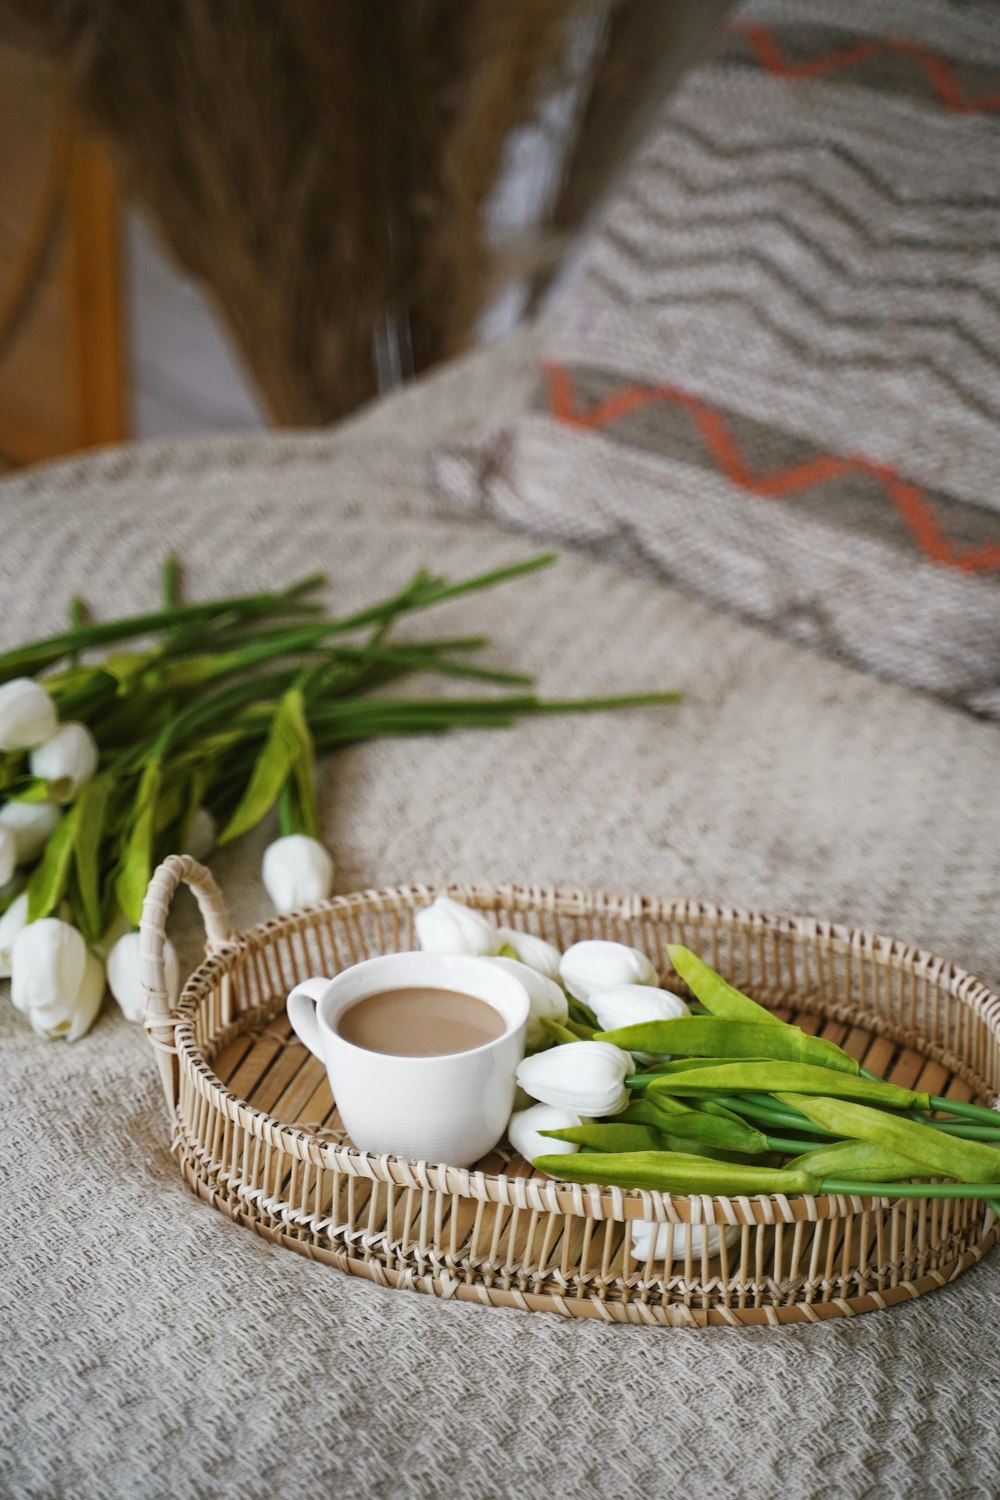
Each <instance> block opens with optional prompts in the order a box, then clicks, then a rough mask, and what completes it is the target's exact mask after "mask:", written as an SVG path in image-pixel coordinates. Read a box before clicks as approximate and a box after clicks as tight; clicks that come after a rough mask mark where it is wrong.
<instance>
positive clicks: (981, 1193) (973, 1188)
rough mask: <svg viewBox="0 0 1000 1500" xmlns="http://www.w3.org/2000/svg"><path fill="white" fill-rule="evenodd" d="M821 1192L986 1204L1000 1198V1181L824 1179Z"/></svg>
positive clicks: (861, 1196)
mask: <svg viewBox="0 0 1000 1500" xmlns="http://www.w3.org/2000/svg"><path fill="white" fill-rule="evenodd" d="M820 1192H823V1193H853V1194H856V1195H857V1196H858V1197H859V1198H982V1199H983V1200H984V1201H985V1202H989V1201H990V1200H991V1199H995V1198H1000V1182H850V1181H848V1180H847V1179H846V1178H840V1177H824V1178H823V1180H822V1182H821V1183H820ZM991 1207H992V1204H991ZM994 1212H996V1209H994Z"/></svg>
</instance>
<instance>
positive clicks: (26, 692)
mask: <svg viewBox="0 0 1000 1500" xmlns="http://www.w3.org/2000/svg"><path fill="white" fill-rule="evenodd" d="M58 727H59V719H58V716H57V715H56V706H55V704H54V703H53V702H52V699H51V698H50V697H49V695H48V693H47V692H46V690H45V688H43V687H42V685H41V683H39V682H35V681H33V679H32V678H30V677H15V678H14V680H13V681H12V682H5V683H4V684H3V686H2V687H0V750H33V749H34V747H35V746H36V745H41V744H42V743H43V741H45V740H47V739H51V737H52V735H53V734H55V732H56V730H57V729H58Z"/></svg>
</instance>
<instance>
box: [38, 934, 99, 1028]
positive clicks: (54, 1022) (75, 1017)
mask: <svg viewBox="0 0 1000 1500" xmlns="http://www.w3.org/2000/svg"><path fill="white" fill-rule="evenodd" d="M29 930H30V929H29ZM103 999H104V965H103V964H102V963H101V961H100V959H99V958H98V957H97V956H96V955H95V954H93V953H87V954H86V955H85V958H84V966H83V977H82V978H81V980H80V984H79V987H78V988H77V990H76V992H75V993H74V994H72V995H63V996H61V997H60V998H59V999H56V1000H53V1001H51V1002H49V1003H48V1004H45V1005H35V1006H32V1007H31V1008H30V1009H29V1010H28V1020H29V1021H30V1022H31V1028H32V1030H33V1031H34V1032H35V1034H36V1036H40V1037H44V1038H45V1040H46V1041H50V1042H55V1041H65V1042H75V1041H78V1040H79V1038H80V1037H82V1036H83V1035H84V1033H85V1032H87V1031H89V1030H90V1028H91V1026H92V1025H93V1024H94V1020H95V1018H96V1016H97V1013H98V1011H99V1010H100V1008H101V1002H102V1000H103Z"/></svg>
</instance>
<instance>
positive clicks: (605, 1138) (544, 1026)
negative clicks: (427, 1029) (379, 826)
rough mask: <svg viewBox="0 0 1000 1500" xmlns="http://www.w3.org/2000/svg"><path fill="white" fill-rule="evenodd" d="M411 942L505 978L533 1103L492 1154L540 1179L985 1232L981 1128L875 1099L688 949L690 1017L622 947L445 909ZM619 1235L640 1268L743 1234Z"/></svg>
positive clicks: (730, 1230) (997, 1201) (847, 1061)
mask: <svg viewBox="0 0 1000 1500" xmlns="http://www.w3.org/2000/svg"><path fill="white" fill-rule="evenodd" d="M416 926H417V934H418V937H419V938H420V940H421V942H422V944H423V946H424V947H425V948H433V949H435V950H436V951H438V952H458V953H473V954H478V955H480V956H481V957H482V958H483V959H484V960H485V961H487V962H489V963H506V964H507V965H508V966H509V967H510V968H511V969H512V971H513V972H514V973H515V974H517V976H518V977H519V978H520V979H521V980H522V982H523V984H524V987H525V989H526V990H527V993H528V998H529V1002H530V1018H529V1028H528V1033H527V1039H526V1040H527V1047H528V1055H527V1056H526V1057H524V1059H523V1060H522V1062H521V1063H520V1065H519V1067H518V1070H517V1082H518V1085H519V1086H520V1088H521V1090H522V1092H523V1094H526V1095H527V1096H528V1097H529V1099H531V1100H534V1101H537V1102H535V1103H531V1104H529V1105H528V1106H526V1107H523V1108H518V1109H515V1111H514V1113H513V1114H512V1116H511V1118H510V1122H509V1124H508V1127H507V1136H508V1140H509V1141H510V1144H511V1146H513V1148H514V1150H515V1151H519V1152H520V1154H521V1155H522V1156H523V1157H524V1158H525V1159H526V1160H527V1161H530V1162H531V1163H532V1165H533V1166H534V1167H536V1168H537V1169H538V1170H539V1171H541V1172H544V1173H545V1174H546V1175H547V1176H550V1177H555V1178H563V1179H566V1180H568V1181H570V1182H582V1183H590V1184H595V1185H600V1184H612V1185H616V1186H619V1187H623V1188H645V1189H650V1190H658V1191H661V1192H667V1193H675V1194H691V1193H697V1194H709V1195H716V1194H725V1195H738V1196H743V1195H752V1194H756V1193H785V1194H795V1193H813V1194H815V1193H817V1192H830V1193H849V1194H859V1195H861V1194H875V1193H878V1194H888V1195H892V1196H895V1197H901V1198H954V1197H960V1198H981V1199H983V1200H984V1201H986V1202H988V1203H989V1205H990V1207H991V1208H992V1210H993V1212H994V1213H995V1214H1000V1116H998V1115H997V1113H996V1111H995V1110H992V1109H985V1108H983V1107H982V1106H980V1105H976V1104H967V1103H965V1102H961V1101H957V1100H954V1099H945V1098H938V1097H937V1096H935V1095H931V1094H926V1093H920V1092H917V1091H915V1090H912V1089H907V1088H903V1087H900V1086H899V1085H897V1084H892V1083H887V1082H885V1081H884V1080H882V1079H880V1078H878V1077H877V1076H876V1075H875V1074H873V1073H868V1072H866V1071H865V1070H864V1069H863V1068H862V1067H861V1066H860V1064H859V1063H858V1061H857V1059H856V1058H854V1057H852V1056H851V1055H850V1054H849V1053H847V1052H846V1051H844V1049H843V1048H841V1047H840V1046H838V1045H837V1044H836V1043H834V1042H831V1041H828V1040H827V1039H826V1038H823V1037H817V1036H814V1035H812V1034H809V1033H806V1032H804V1031H803V1030H802V1029H801V1028H800V1027H798V1026H794V1025H792V1024H791V1023H789V1022H785V1021H782V1020H780V1019H779V1018H778V1017H777V1016H775V1015H773V1014H771V1012H770V1011H768V1010H765V1009H764V1007H763V1006H761V1005H759V1004H758V1003H757V1002H756V1001H755V1000H753V999H751V997H750V996H749V995H745V994H743V993H742V991H740V990H737V989H735V988H734V987H733V986H732V985H731V984H729V983H728V982H727V981H726V980H725V979H724V978H723V977H722V975H721V974H717V973H716V972H715V970H714V969H711V968H710V967H709V966H708V964H706V963H705V962H704V961H703V960H702V959H700V958H699V957H698V956H697V954H695V953H692V952H691V951H690V950H689V949H687V948H684V947H680V946H678V945H668V947H667V955H666V956H667V957H668V958H669V961H670V965H671V967H672V969H673V971H674V972H675V973H676V974H677V975H678V976H679V977H680V979H681V981H682V982H683V984H684V985H685V986H686V988H687V989H688V991H689V992H690V993H691V994H692V995H693V996H694V997H695V999H694V1001H692V1002H691V1003H689V1002H688V1001H686V1000H685V999H683V998H682V997H681V996H680V995H677V994H674V992H673V991H672V990H668V989H660V988H659V987H658V984H657V973H656V969H655V968H654V966H653V964H652V962H651V961H650V959H649V958H648V957H647V955H646V954H644V953H641V952H640V951H639V950H638V949H636V948H629V947H627V946H625V945H624V944H622V943H610V942H604V941H598V940H593V941H584V942H580V943H575V944H574V945H573V946H572V947H571V948H568V949H567V951H566V952H565V953H563V954H562V955H560V954H559V952H558V950H557V949H555V948H553V947H552V945H551V944H549V943H546V942H543V941H542V940H541V939H539V938H536V937H531V936H529V935H527V934H523V933H516V932H511V931H509V930H508V929H506V928H502V927H497V926H496V925H495V924H494V923H492V922H490V921H489V920H488V919H487V918H485V917H484V916H483V915H482V913H480V912H476V911H472V910H470V909H468V908H466V907H464V906H462V905H461V904H460V903H458V902H456V901H453V900H451V899H450V898H449V897H447V896H439V897H438V899H437V900H436V901H435V902H434V904H433V906H430V907H428V908H427V909H426V910H424V911H422V912H419V913H418V914H417V918H416ZM515 955H517V956H515ZM552 975H555V976H556V977H557V978H558V983H556V982H555V980H554V979H553V978H551V977H550V976H552ZM557 997H558V998H557ZM565 1044H570V1045H565ZM543 1049H547V1050H543ZM581 1148H582V1150H581ZM928 1177H933V1178H935V1179H939V1178H948V1179H951V1180H950V1181H939V1180H935V1181H931V1182H928V1181H927V1180H926V1179H927V1178H928ZM915 1179H916V1180H915ZM629 1233H630V1247H631V1253H632V1254H633V1256H635V1257H636V1259H638V1260H641V1261H645V1262H647V1263H649V1262H653V1261H658V1260H662V1261H664V1262H672V1261H674V1260H675V1259H683V1258H685V1257H687V1256H688V1255H689V1254H690V1255H692V1256H699V1257H701V1258H702V1259H705V1258H712V1257H713V1256H717V1255H719V1254H721V1252H722V1249H723V1247H726V1248H728V1247H730V1246H731V1245H732V1244H733V1243H734V1242H735V1240H736V1239H737V1238H738V1237H739V1234H740V1230H739V1229H738V1228H736V1227H735V1226H726V1227H724V1228H720V1227H718V1226H716V1225H707V1226H694V1227H692V1228H691V1229H690V1233H689V1235H688V1236H685V1235H684V1234H682V1233H681V1232H679V1231H678V1230H677V1226H676V1225H673V1224H656V1223H653V1222H650V1221H647V1220H635V1219H634V1220H631V1221H630V1224H629Z"/></svg>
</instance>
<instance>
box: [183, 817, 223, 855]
mask: <svg viewBox="0 0 1000 1500" xmlns="http://www.w3.org/2000/svg"><path fill="white" fill-rule="evenodd" d="M218 831H219V830H218V826H217V824H216V821H215V819H214V818H213V817H212V814H211V813H210V812H209V810H208V808H207V807H199V808H198V810H197V812H196V813H195V815H194V817H193V818H192V819H191V827H190V828H189V829H188V836H187V838H186V840H185V842H184V848H183V849H182V850H181V853H182V854H189V855H190V856H191V858H192V859H197V860H206V859H207V858H208V856H209V855H210V854H211V852H212V850H213V849H214V848H215V840H216V837H217V835H218Z"/></svg>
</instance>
